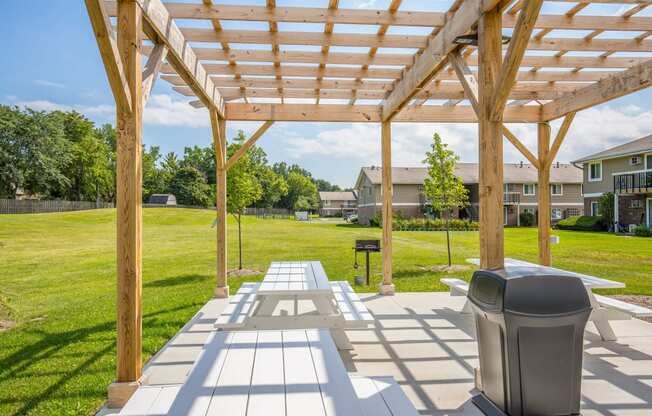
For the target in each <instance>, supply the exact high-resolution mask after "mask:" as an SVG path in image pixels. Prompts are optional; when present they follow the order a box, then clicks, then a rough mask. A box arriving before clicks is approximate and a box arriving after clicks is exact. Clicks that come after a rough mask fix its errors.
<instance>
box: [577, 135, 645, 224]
mask: <svg viewBox="0 0 652 416" xmlns="http://www.w3.org/2000/svg"><path fill="white" fill-rule="evenodd" d="M573 163H575V164H576V165H581V167H582V171H583V182H584V210H585V212H586V213H587V214H588V215H600V214H601V213H600V207H599V204H598V200H599V199H600V197H601V196H602V195H604V194H605V193H607V192H613V193H614V198H615V204H614V207H615V209H614V223H615V224H617V226H618V230H619V231H625V232H628V231H630V228H631V227H634V226H636V225H639V224H647V225H648V226H652V135H650V136H646V137H643V138H640V139H637V140H634V141H631V142H628V143H625V144H622V145H620V146H616V147H612V148H610V149H607V150H604V151H602V152H599V153H595V154H592V155H589V156H585V157H583V158H581V159H578V160H576V161H575V162H573Z"/></svg>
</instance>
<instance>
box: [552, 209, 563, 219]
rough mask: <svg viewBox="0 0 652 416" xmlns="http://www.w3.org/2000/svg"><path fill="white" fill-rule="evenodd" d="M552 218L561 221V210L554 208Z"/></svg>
mask: <svg viewBox="0 0 652 416" xmlns="http://www.w3.org/2000/svg"><path fill="white" fill-rule="evenodd" d="M550 214H551V218H552V219H553V220H560V219H561V208H553V209H552V210H551V212H550Z"/></svg>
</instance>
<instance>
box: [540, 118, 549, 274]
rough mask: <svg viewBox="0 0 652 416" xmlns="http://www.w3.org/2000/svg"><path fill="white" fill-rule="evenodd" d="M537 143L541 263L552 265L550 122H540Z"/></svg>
mask: <svg viewBox="0 0 652 416" xmlns="http://www.w3.org/2000/svg"><path fill="white" fill-rule="evenodd" d="M537 126H538V128H537V143H538V152H539V170H538V174H539V176H538V185H537V186H538V189H537V195H538V197H537V199H538V227H539V264H541V265H542V266H550V259H551V257H550V166H551V164H552V163H548V162H549V161H548V156H549V149H550V124H548V123H539V124H538V125H537Z"/></svg>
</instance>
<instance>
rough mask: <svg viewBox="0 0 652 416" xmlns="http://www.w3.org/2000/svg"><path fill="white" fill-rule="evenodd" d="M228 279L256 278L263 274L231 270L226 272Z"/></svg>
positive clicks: (246, 270) (253, 271)
mask: <svg viewBox="0 0 652 416" xmlns="http://www.w3.org/2000/svg"><path fill="white" fill-rule="evenodd" d="M227 274H228V276H229V277H244V276H258V275H261V274H263V272H261V271H260V270H253V269H232V270H229V271H228V273H227Z"/></svg>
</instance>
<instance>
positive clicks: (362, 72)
mask: <svg viewBox="0 0 652 416" xmlns="http://www.w3.org/2000/svg"><path fill="white" fill-rule="evenodd" d="M566 67H568V68H574V67H575V66H574V65H572V64H568V65H567V66H566ZM204 69H206V72H207V73H208V74H210V75H220V76H224V75H228V76H236V75H247V76H275V75H280V76H283V77H311V78H318V77H327V78H365V79H386V80H390V79H391V80H397V79H400V78H401V76H402V74H403V71H402V70H400V69H395V68H367V69H363V68H354V67H339V66H328V67H324V68H318V67H311V66H289V65H284V66H281V67H279V68H275V67H274V66H272V65H256V64H249V65H247V64H245V65H238V66H237V67H236V68H234V67H233V65H228V64H212V63H211V64H204ZM472 72H473V74H474V75H477V71H472ZM618 72H619V71H606V70H605V71H594V72H572V71H544V72H530V71H524V70H521V71H519V72H518V74H517V78H516V79H517V81H568V82H592V81H598V80H600V79H602V78H605V77H607V76H609V75H614V74H617V73H618ZM161 73H163V74H167V75H174V74H176V72H175V71H174V69H173V68H172V67H171V66H170V65H167V64H164V65H163V67H162V68H161ZM435 80H440V81H451V80H457V77H456V76H455V75H454V74H452V73H450V72H449V71H443V72H441V73H439V74H437V76H436V77H435Z"/></svg>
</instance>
